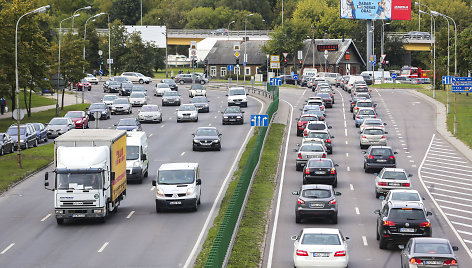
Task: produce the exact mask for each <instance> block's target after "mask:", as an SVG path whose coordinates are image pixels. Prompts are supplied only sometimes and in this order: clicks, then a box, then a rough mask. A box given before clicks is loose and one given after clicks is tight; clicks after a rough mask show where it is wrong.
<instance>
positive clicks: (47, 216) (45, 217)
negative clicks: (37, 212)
mask: <svg viewBox="0 0 472 268" xmlns="http://www.w3.org/2000/svg"><path fill="white" fill-rule="evenodd" d="M50 216H51V213H49V214H48V215H46V216H44V218H42V219H41V221H45V220H47V218H49V217H50Z"/></svg>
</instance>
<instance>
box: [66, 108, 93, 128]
mask: <svg viewBox="0 0 472 268" xmlns="http://www.w3.org/2000/svg"><path fill="white" fill-rule="evenodd" d="M64 117H67V118H70V119H72V121H74V124H75V128H89V125H88V123H89V117H88V115H87V113H86V112H84V111H69V112H67V113H66V114H65V115H64Z"/></svg>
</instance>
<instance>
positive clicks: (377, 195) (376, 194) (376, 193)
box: [375, 191, 380, 199]
mask: <svg viewBox="0 0 472 268" xmlns="http://www.w3.org/2000/svg"><path fill="white" fill-rule="evenodd" d="M379 197H380V193H379V192H377V191H375V198H377V199H379Z"/></svg>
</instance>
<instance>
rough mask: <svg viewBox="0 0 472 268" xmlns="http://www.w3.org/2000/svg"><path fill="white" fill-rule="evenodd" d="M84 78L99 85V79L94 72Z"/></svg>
mask: <svg viewBox="0 0 472 268" xmlns="http://www.w3.org/2000/svg"><path fill="white" fill-rule="evenodd" d="M84 79H85V80H87V82H89V83H90V84H95V85H98V79H97V78H96V77H95V76H94V75H93V74H87V76H85V77H84Z"/></svg>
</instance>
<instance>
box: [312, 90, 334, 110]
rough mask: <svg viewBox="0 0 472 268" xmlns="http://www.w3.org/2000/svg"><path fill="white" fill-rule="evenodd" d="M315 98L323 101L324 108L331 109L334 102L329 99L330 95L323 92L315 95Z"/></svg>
mask: <svg viewBox="0 0 472 268" xmlns="http://www.w3.org/2000/svg"><path fill="white" fill-rule="evenodd" d="M316 96H317V97H321V99H322V100H323V101H324V103H325V105H326V108H333V103H334V100H333V98H332V97H331V94H329V93H325V92H320V93H318V94H316Z"/></svg>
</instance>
